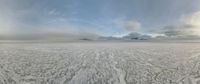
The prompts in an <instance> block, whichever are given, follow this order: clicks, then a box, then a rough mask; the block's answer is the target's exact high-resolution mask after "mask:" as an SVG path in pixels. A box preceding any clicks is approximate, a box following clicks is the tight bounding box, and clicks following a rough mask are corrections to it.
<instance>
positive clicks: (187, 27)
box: [161, 11, 200, 38]
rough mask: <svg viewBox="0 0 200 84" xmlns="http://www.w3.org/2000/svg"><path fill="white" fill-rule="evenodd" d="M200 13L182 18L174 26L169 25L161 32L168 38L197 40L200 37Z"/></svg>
mask: <svg viewBox="0 0 200 84" xmlns="http://www.w3.org/2000/svg"><path fill="white" fill-rule="evenodd" d="M199 22H200V11H199V12H195V13H192V14H190V15H186V16H182V17H181V18H180V19H179V20H178V22H177V23H176V24H174V25H167V26H165V27H164V28H163V29H162V30H161V31H162V32H161V33H163V34H165V35H166V36H167V37H173V38H197V37H200V23H199Z"/></svg>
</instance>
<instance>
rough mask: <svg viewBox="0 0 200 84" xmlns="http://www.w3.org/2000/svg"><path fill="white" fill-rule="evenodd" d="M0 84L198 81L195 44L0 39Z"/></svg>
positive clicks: (198, 56) (199, 45)
mask: <svg viewBox="0 0 200 84" xmlns="http://www.w3.org/2000/svg"><path fill="white" fill-rule="evenodd" d="M0 84H200V43H153V42H140V43H139V42H118V43H112V42H104V43H103V42H102V43H92V42H91V43H1V44H0Z"/></svg>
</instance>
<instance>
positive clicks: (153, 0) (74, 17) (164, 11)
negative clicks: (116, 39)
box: [0, 0, 200, 37]
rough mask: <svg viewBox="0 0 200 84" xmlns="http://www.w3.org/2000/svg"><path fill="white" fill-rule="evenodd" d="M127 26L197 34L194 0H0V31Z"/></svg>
mask: <svg viewBox="0 0 200 84" xmlns="http://www.w3.org/2000/svg"><path fill="white" fill-rule="evenodd" d="M130 32H140V33H144V34H151V35H165V36H169V37H176V36H178V37H179V36H180V37H182V36H183V37H191V36H192V37H193V36H200V0H0V36H2V37H3V36H12V35H13V36H17V35H19V36H20V35H31V36H34V35H35V36H37V35H49V34H51V35H52V34H53V35H55V34H56V35H57V34H62V35H64V36H65V35H71V34H76V35H79V34H99V35H104V36H121V35H125V34H128V33H130ZM58 36H59V35H58Z"/></svg>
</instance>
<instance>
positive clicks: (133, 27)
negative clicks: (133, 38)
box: [114, 19, 141, 32]
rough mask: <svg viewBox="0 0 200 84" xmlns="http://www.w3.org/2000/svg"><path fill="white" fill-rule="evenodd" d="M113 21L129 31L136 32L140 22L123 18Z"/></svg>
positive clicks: (139, 27)
mask: <svg viewBox="0 0 200 84" xmlns="http://www.w3.org/2000/svg"><path fill="white" fill-rule="evenodd" d="M114 23H115V24H116V25H118V26H120V27H122V28H124V29H125V30H127V31H129V32H136V31H139V30H140V29H141V24H140V22H138V21H136V20H124V19H117V20H115V21H114Z"/></svg>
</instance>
